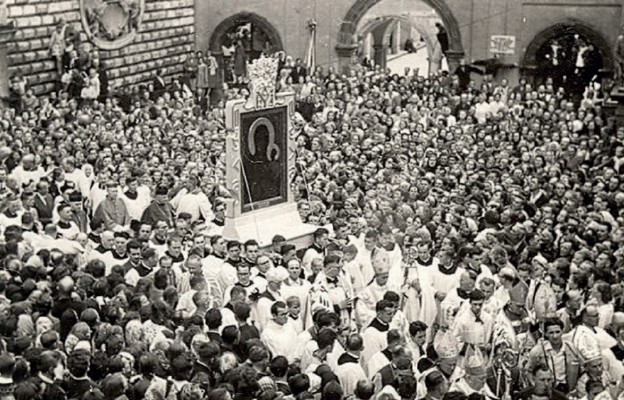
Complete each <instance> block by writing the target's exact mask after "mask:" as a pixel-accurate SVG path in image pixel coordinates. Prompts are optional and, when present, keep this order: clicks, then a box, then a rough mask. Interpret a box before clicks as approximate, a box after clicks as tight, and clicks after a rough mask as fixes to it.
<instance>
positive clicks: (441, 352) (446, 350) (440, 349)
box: [433, 330, 459, 359]
mask: <svg viewBox="0 0 624 400" xmlns="http://www.w3.org/2000/svg"><path fill="white" fill-rule="evenodd" d="M433 347H434V349H435V351H436V353H437V354H438V357H440V358H441V359H449V358H455V357H457V356H459V345H458V343H457V339H456V338H455V336H454V335H453V334H452V333H451V332H450V331H449V330H446V331H439V332H438V334H436V337H435V339H434V340H433Z"/></svg>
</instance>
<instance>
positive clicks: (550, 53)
mask: <svg viewBox="0 0 624 400" xmlns="http://www.w3.org/2000/svg"><path fill="white" fill-rule="evenodd" d="M581 49H582V50H581ZM579 53H581V56H580V57H581V58H582V59H583V62H582V63H581V64H579V65H582V64H584V65H585V66H584V67H582V68H577V64H578V62H579V60H578V57H579ZM522 64H523V65H522V66H523V69H524V71H525V73H526V75H528V77H529V78H532V80H533V83H535V84H540V83H542V82H543V81H544V80H545V79H546V78H548V77H550V78H552V79H553V81H554V84H555V86H559V85H561V86H563V87H565V88H566V90H567V91H569V92H571V93H576V94H577V95H578V94H579V93H582V91H583V90H584V88H585V87H586V86H587V84H588V83H589V82H590V81H591V79H592V78H593V77H594V76H596V75H599V76H607V75H609V74H611V72H612V71H613V52H612V49H611V46H610V45H609V43H608V42H607V41H606V39H605V38H604V37H603V35H602V34H600V33H599V32H598V31H597V30H596V29H594V28H592V27H590V26H588V25H586V24H585V23H583V22H581V21H576V20H567V21H563V22H558V23H556V24H554V25H552V26H550V27H548V28H546V29H544V30H542V31H541V32H539V33H538V34H537V35H535V37H534V38H533V40H532V41H531V43H529V45H528V46H527V48H526V51H525V53H524V58H523V63H522Z"/></svg>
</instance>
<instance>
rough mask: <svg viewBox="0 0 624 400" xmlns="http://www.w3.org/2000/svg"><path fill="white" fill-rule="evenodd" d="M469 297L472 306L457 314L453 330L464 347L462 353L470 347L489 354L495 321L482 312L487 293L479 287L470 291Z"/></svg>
mask: <svg viewBox="0 0 624 400" xmlns="http://www.w3.org/2000/svg"><path fill="white" fill-rule="evenodd" d="M468 298H469V304H470V307H468V308H465V309H464V310H462V311H461V312H460V313H459V314H457V316H456V317H455V320H454V321H453V325H452V326H451V332H452V333H453V335H455V337H456V338H457V341H458V342H459V344H460V347H462V354H465V352H466V349H467V348H469V347H472V348H477V349H479V350H481V352H483V354H488V353H489V350H490V349H489V347H490V339H491V337H492V326H493V324H494V321H493V318H492V317H491V316H490V315H489V314H488V313H485V312H482V308H483V302H484V301H485V295H484V294H483V292H482V291H480V290H479V289H475V290H473V291H471V292H470V294H469V295H468Z"/></svg>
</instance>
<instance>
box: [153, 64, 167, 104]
mask: <svg viewBox="0 0 624 400" xmlns="http://www.w3.org/2000/svg"><path fill="white" fill-rule="evenodd" d="M152 84H153V85H154V99H157V98H159V97H160V96H162V95H163V94H165V91H166V90H167V84H166V83H165V70H164V69H162V68H161V69H160V70H159V71H158V75H156V76H155V77H154V80H153V81H152Z"/></svg>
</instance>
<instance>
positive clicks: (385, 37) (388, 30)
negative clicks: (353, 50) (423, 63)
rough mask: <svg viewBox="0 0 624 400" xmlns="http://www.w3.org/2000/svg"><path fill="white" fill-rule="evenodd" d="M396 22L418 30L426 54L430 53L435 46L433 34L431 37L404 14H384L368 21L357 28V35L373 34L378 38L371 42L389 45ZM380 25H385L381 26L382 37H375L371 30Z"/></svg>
mask: <svg viewBox="0 0 624 400" xmlns="http://www.w3.org/2000/svg"><path fill="white" fill-rule="evenodd" d="M386 21H392V23H391V24H387V25H386V24H384V23H385V22H386ZM397 22H401V23H404V24H407V25H409V26H410V27H411V28H413V29H415V30H416V32H418V34H419V35H420V37H421V38H422V39H423V40H424V43H425V47H426V49H427V54H431V53H432V52H433V48H434V47H435V45H434V42H433V41H434V40H436V39H435V36H434V37H433V38H432V36H431V35H430V33H429V32H427V31H426V28H424V27H423V26H421V25H420V24H419V23H417V22H416V21H414V20H413V19H412V18H409V17H407V16H405V15H384V16H381V17H378V18H376V19H374V20H371V21H368V22H366V23H365V24H364V25H362V27H360V28H359V29H358V30H357V36H358V38H366V36H367V35H368V34H373V39H375V40H376V39H379V40H380V41H379V42H378V43H373V44H378V45H383V46H384V47H388V46H390V36H391V35H392V31H393V29H394V25H395V24H396V23H397ZM382 25H383V26H385V29H383V28H382V30H383V34H382V37H380V38H377V37H375V33H373V32H376V31H377V30H378V29H379V27H380V26H382Z"/></svg>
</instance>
